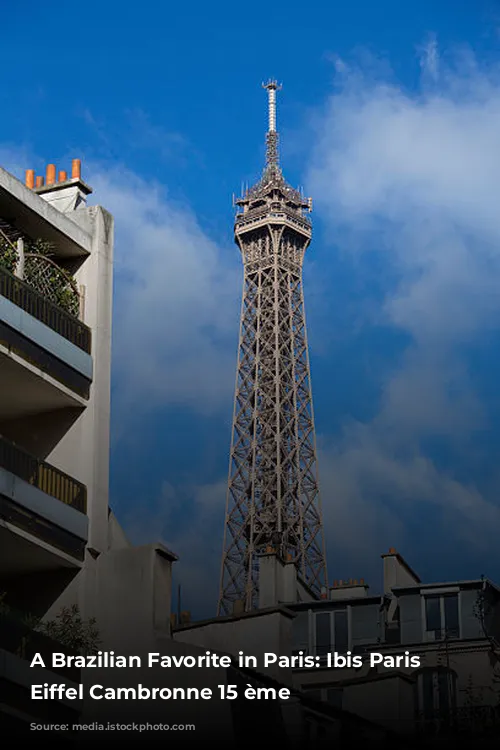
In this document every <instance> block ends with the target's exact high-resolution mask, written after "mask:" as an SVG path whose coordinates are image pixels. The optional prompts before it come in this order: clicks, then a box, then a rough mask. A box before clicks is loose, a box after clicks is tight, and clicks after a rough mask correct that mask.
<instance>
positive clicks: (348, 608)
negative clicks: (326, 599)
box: [309, 604, 352, 657]
mask: <svg viewBox="0 0 500 750" xmlns="http://www.w3.org/2000/svg"><path fill="white" fill-rule="evenodd" d="M309 612H310V616H312V617H310V621H309V622H310V626H311V627H310V628H309V648H310V653H311V654H314V656H321V657H325V654H317V651H316V649H317V646H316V617H318V615H328V616H329V619H330V651H329V652H327V653H331V652H333V651H335V649H336V646H335V615H336V613H337V612H342V613H344V612H345V613H346V615H347V649H346V651H352V634H351V632H352V627H351V623H352V613H351V606H350V605H349V604H347V605H346V606H345V607H336V608H332V609H329V610H327V611H326V612H325V611H323V610H320V609H317V610H309ZM341 653H345V652H344V651H342V652H341Z"/></svg>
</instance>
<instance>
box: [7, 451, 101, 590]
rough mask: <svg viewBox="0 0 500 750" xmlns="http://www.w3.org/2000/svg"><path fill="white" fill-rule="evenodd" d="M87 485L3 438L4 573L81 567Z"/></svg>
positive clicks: (11, 573) (84, 538)
mask: <svg viewBox="0 0 500 750" xmlns="http://www.w3.org/2000/svg"><path fill="white" fill-rule="evenodd" d="M86 494H87V493H86V488H85V486H84V485H83V484H82V483H81V482H78V481H77V480H76V479H74V478H73V477H70V476H68V475H67V474H65V473H64V472H62V471H60V470H59V469H56V468H55V467H54V466H51V465H50V464H48V463H46V462H45V461H41V460H39V459H37V458H35V457H34V456H32V455H30V454H29V453H27V452H26V451H24V450H23V449H21V448H20V447H19V446H17V445H15V444H14V443H11V442H10V441H8V440H5V438H3V437H0V575H5V576H12V575H19V574H22V573H28V572H34V571H42V570H44V571H46V570H54V569H58V568H61V567H66V568H67V567H74V566H75V565H76V566H79V565H80V564H81V561H82V560H83V557H84V550H85V544H86V541H87V536H88V518H87V515H86V510H87V508H86V506H87V497H86Z"/></svg>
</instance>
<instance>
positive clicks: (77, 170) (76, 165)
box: [71, 159, 82, 180]
mask: <svg viewBox="0 0 500 750" xmlns="http://www.w3.org/2000/svg"><path fill="white" fill-rule="evenodd" d="M81 176H82V162H81V161H80V159H73V161H72V163H71V179H72V180H79V179H80V178H81Z"/></svg>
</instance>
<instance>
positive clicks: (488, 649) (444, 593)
mask: <svg viewBox="0 0 500 750" xmlns="http://www.w3.org/2000/svg"><path fill="white" fill-rule="evenodd" d="M382 558H383V566H384V587H383V588H384V590H383V591H382V593H379V594H374V595H372V594H371V593H370V591H369V588H368V586H367V585H366V584H365V582H364V581H352V580H351V581H336V582H335V583H334V585H333V586H332V587H331V588H330V589H329V592H328V594H326V593H325V594H323V596H322V597H319V598H318V597H316V596H314V594H313V592H311V591H308V590H307V588H306V587H305V586H304V585H303V583H302V582H301V581H300V578H299V577H298V576H297V574H296V568H295V566H294V565H293V563H291V562H287V561H282V560H280V559H279V557H278V556H276V554H268V555H265V556H264V557H263V559H262V574H263V584H262V585H261V594H262V595H261V609H260V612H259V613H256V614H255V616H254V617H253V618H252V619H249V618H248V617H246V616H240V617H234V616H233V617H229V618H218V619H215V620H211V621H206V622H201V623H191V624H184V625H182V626H181V627H179V628H178V630H177V631H176V632H175V636H174V637H175V638H176V639H179V640H182V641H186V642H189V643H191V644H197V643H198V644H201V643H207V644H210V646H211V647H213V648H221V649H222V648H225V649H226V651H230V652H231V653H234V654H237V653H238V652H239V651H240V650H241V649H243V650H245V649H246V651H247V652H249V653H255V654H257V655H258V656H259V658H263V655H264V653H266V652H270V653H276V654H280V655H283V656H285V657H287V659H288V660H289V662H290V665H289V666H287V667H281V668H280V667H279V666H278V665H276V664H273V665H271V666H270V672H271V674H273V676H274V677H275V678H276V679H281V680H286V681H287V683H288V684H291V685H293V686H294V688H295V689H297V690H299V691H300V692H301V694H302V695H304V696H306V697H308V698H311V699H314V700H315V701H318V702H320V703H324V704H327V705H329V706H331V707H334V708H335V709H336V710H339V711H340V710H342V711H345V712H346V713H347V714H349V715H355V716H358V717H362V718H363V719H365V720H367V721H370V722H373V723H374V724H378V725H379V726H381V727H384V728H386V729H387V730H391V731H393V732H396V733H397V734H398V735H399V736H400V737H407V738H417V737H418V738H420V737H422V736H423V737H424V738H425V741H426V742H431V741H432V738H433V737H434V738H436V741H437V742H438V744H440V743H442V742H444V741H445V740H447V739H449V740H450V742H451V743H452V744H453V743H455V742H456V741H458V739H459V738H460V739H464V738H467V737H469V739H470V737H473V736H477V735H478V734H481V735H485V736H486V735H487V734H488V733H495V732H498V728H499V726H500V692H499V688H500V648H499V642H500V619H499V618H500V589H499V588H498V587H497V586H496V585H495V584H494V583H493V582H491V581H489V580H488V579H480V580H471V581H454V582H447V583H423V582H422V581H420V579H419V577H418V576H417V575H416V574H415V572H414V571H413V570H412V569H411V567H410V566H409V565H408V564H407V563H406V561H405V560H404V558H403V557H402V556H401V555H400V554H399V553H398V552H396V551H395V550H394V549H391V550H390V551H389V552H388V553H387V554H384V555H382ZM304 657H310V663H309V664H307V663H306V664H305V663H304V662H302V663H301V659H304ZM294 659H295V661H294ZM412 660H413V663H412ZM356 662H357V663H356ZM495 736H496V735H495Z"/></svg>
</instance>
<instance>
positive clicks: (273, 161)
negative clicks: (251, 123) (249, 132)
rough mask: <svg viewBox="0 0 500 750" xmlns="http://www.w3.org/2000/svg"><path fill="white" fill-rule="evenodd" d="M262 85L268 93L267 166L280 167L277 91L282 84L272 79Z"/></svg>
mask: <svg viewBox="0 0 500 750" xmlns="http://www.w3.org/2000/svg"><path fill="white" fill-rule="evenodd" d="M262 87H263V88H265V89H267V95H268V119H269V124H268V129H267V135H266V145H267V149H266V167H275V168H278V164H279V158H278V133H277V130H276V92H277V91H281V89H282V86H281V84H278V83H277V81H274V80H270V81H268V82H267V83H263V84H262Z"/></svg>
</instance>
